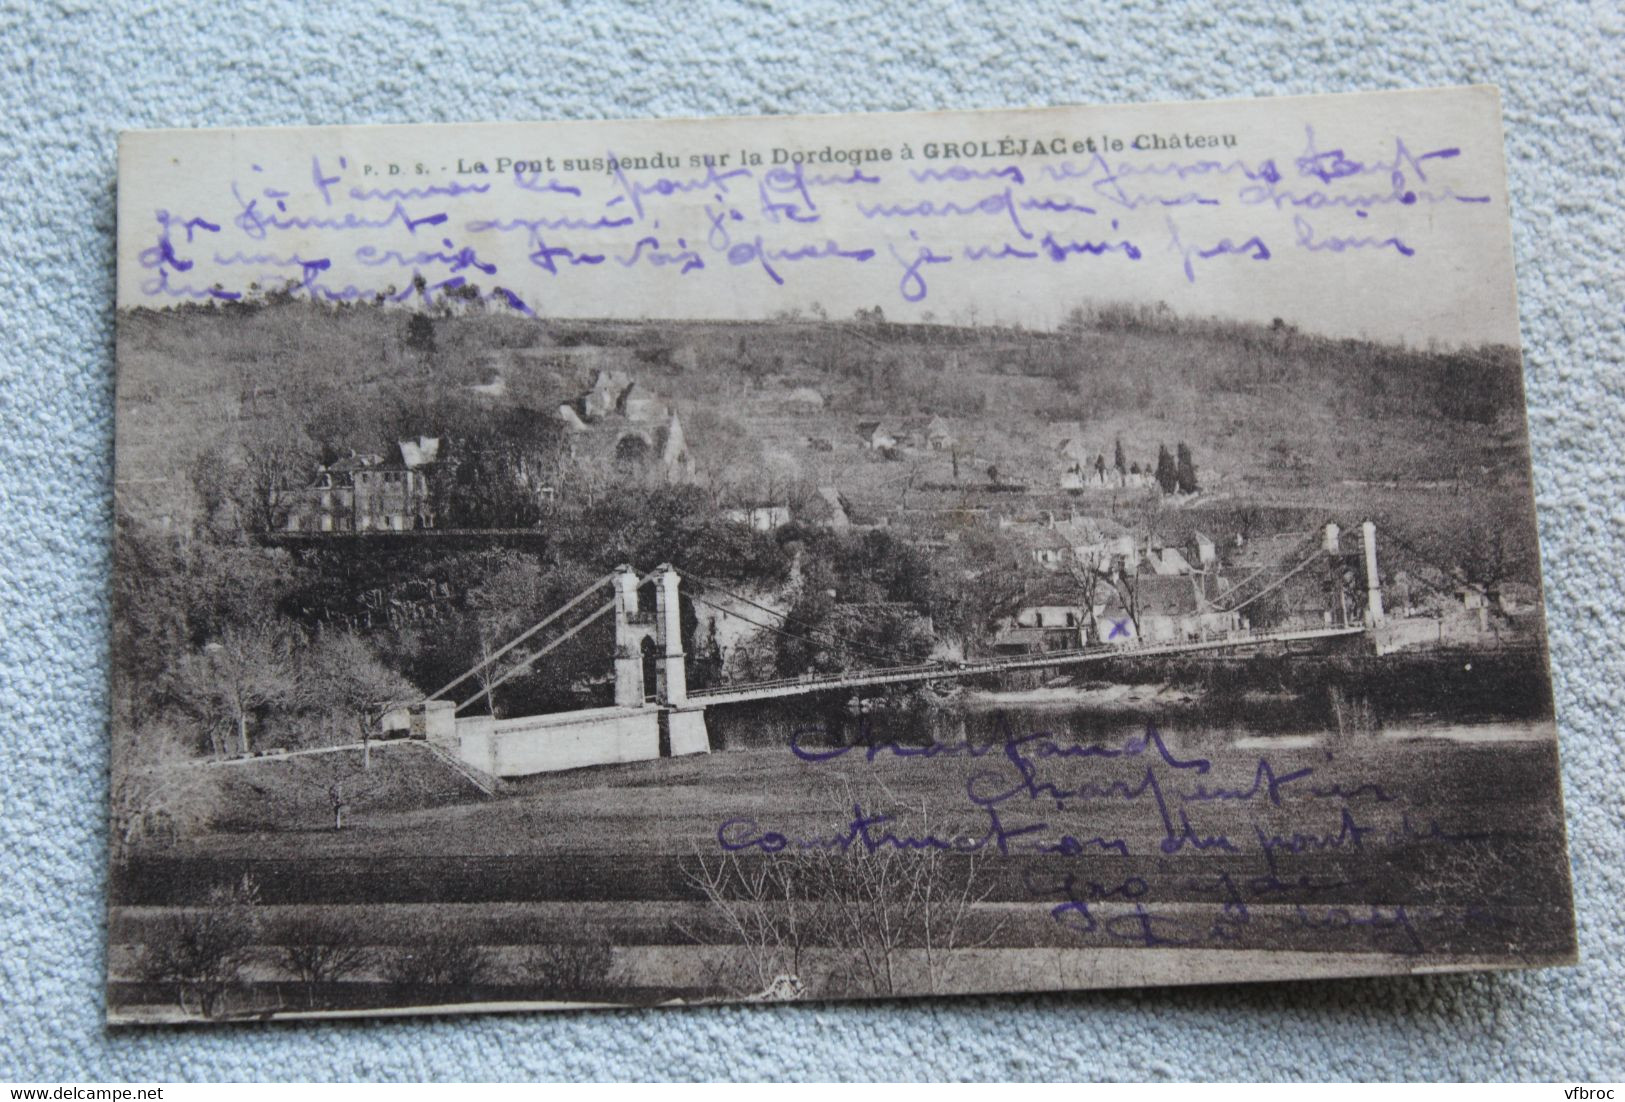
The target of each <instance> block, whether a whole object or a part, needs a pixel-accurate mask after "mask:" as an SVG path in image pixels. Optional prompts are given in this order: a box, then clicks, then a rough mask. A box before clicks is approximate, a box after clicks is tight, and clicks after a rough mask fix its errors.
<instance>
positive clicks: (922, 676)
mask: <svg viewBox="0 0 1625 1102" xmlns="http://www.w3.org/2000/svg"><path fill="white" fill-rule="evenodd" d="M1367 630H1368V629H1367V628H1366V627H1364V626H1363V625H1362V626H1356V627H1330V628H1310V629H1306V630H1303V631H1279V632H1234V633H1231V634H1228V635H1225V636H1221V637H1215V638H1213V639H1199V640H1185V641H1181V642H1177V643H1135V644H1125V645H1121V646H1116V645H1106V644H1101V645H1099V646H1094V647H1086V648H1083V649H1079V650H1060V651H1045V652H1044V653H1042V654H1034V655H1021V656H1020V657H1017V658H993V659H988V660H985V661H980V662H959V663H944V662H931V663H923V664H920V665H915V666H892V667H887V668H884V669H876V670H864V671H862V672H860V673H839V674H825V675H822V676H819V677H797V678H784V679H783V680H779V681H761V682H756V683H754V684H750V685H723V686H718V687H717V688H714V689H696V690H694V691H692V692H690V693H689V694H688V696H689V699H690V700H691V701H693V702H694V703H696V704H702V705H711V704H737V703H741V702H744V701H749V700H767V699H771V698H774V697H783V696H799V695H801V694H803V693H816V692H825V691H829V690H833V689H848V688H860V687H862V686H866V685H900V684H906V683H907V682H910V681H940V680H943V679H949V678H960V677H972V676H975V675H977V674H983V673H1000V672H1003V671H1005V670H1030V669H1042V668H1044V667H1048V666H1076V665H1082V664H1084V663H1088V662H1104V661H1107V660H1108V659H1112V658H1151V657H1161V656H1166V655H1178V654H1192V653H1197V652H1200V651H1210V650H1225V649H1229V648H1245V647H1256V646H1262V645H1264V644H1267V643H1292V642H1299V641H1305V640H1312V639H1335V638H1342V637H1346V636H1353V635H1364V634H1365V633H1366V632H1367Z"/></svg>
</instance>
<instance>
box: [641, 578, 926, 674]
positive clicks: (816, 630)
mask: <svg viewBox="0 0 1625 1102" xmlns="http://www.w3.org/2000/svg"><path fill="white" fill-rule="evenodd" d="M672 569H673V570H677V568H676V567H672ZM677 573H678V574H680V575H682V576H683V577H685V578H687V579H688V580H689V581H691V582H698V583H699V584H700V585H702V586H704V587H705V588H707V589H714V590H716V591H717V592H718V593H721V594H723V595H725V596H728V597H732V598H734V599H735V600H737V601H743V602H744V603H745V604H747V605H750V606H751V607H753V608H758V609H761V610H762V611H763V612H765V613H767V614H768V615H769V616H776V617H778V619H779V620H780V621H782V622H783V623H785V624H799V625H801V627H803V628H805V629H806V630H807V631H808V632H809V633H811V634H816V635H822V636H824V637H825V638H826V639H827V640H829V641H831V642H836V643H840V644H841V645H842V646H847V647H853V648H856V649H858V650H866V651H868V652H869V653H870V654H872V655H875V656H876V657H878V658H883V659H886V660H887V661H890V660H891V659H892V658H893V657H894V656H893V655H890V654H887V653H886V652H885V651H884V650H881V649H879V648H877V647H873V646H870V645H868V644H867V643H860V642H858V641H857V640H855V639H847V638H845V637H843V636H840V635H837V634H836V633H834V632H832V631H830V630H828V629H827V628H820V627H817V626H815V625H813V624H809V623H807V622H806V621H805V620H798V619H797V618H795V617H794V616H791V615H789V614H788V613H784V612H780V611H778V610H777V609H774V608H769V607H768V606H767V605H764V604H761V603H759V602H757V601H753V600H751V599H750V598H749V597H746V596H745V595H743V594H741V593H735V592H734V591H733V590H731V589H728V588H727V587H725V586H722V585H719V584H717V583H716V582H714V581H711V580H709V579H706V578H702V577H699V576H698V575H696V574H690V573H689V572H688V571H686V570H677ZM692 599H694V600H699V598H698V597H694V598H692ZM709 607H710V608H714V609H716V610H717V611H718V612H721V613H723V614H724V615H728V616H739V618H740V619H741V620H745V622H746V623H755V621H753V620H748V619H746V618H745V617H744V616H740V615H739V613H737V612H734V611H733V610H732V609H726V608H718V607H717V606H716V605H709ZM756 626H757V627H762V626H763V625H761V624H756ZM808 641H809V642H810V641H811V640H808Z"/></svg>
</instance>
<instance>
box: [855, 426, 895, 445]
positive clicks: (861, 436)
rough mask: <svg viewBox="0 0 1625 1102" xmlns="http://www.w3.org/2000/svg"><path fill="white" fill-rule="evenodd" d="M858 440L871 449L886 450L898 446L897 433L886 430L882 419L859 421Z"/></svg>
mask: <svg viewBox="0 0 1625 1102" xmlns="http://www.w3.org/2000/svg"><path fill="white" fill-rule="evenodd" d="M858 440H859V441H861V442H862V444H863V446H864V447H866V448H868V449H869V450H870V451H885V450H887V449H889V448H895V447H896V446H897V436H896V434H895V433H891V432H888V431H886V429H885V423H884V422H882V421H859V422H858Z"/></svg>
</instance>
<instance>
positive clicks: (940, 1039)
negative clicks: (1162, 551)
mask: <svg viewBox="0 0 1625 1102" xmlns="http://www.w3.org/2000/svg"><path fill="white" fill-rule="evenodd" d="M1220 6H1221V7H1223V8H1224V9H1226V10H1225V11H1224V13H1223V14H1218V13H1216V12H1215V11H1214V10H1213V7H1214V6H1213V5H1210V4H1209V3H1206V2H1195V3H1185V4H1166V5H1163V6H1162V7H1160V8H1159V9H1157V10H1154V11H1152V10H1146V11H1128V10H1126V8H1127V5H1119V4H1111V5H1107V6H1102V7H1100V8H1088V7H1085V6H1084V5H1071V4H1066V5H1061V4H1050V5H1036V4H1035V5H1031V6H1021V5H1017V4H1014V3H1006V4H998V5H989V6H988V9H987V10H982V9H981V8H980V6H978V5H975V4H948V5H943V6H936V5H930V4H914V5H899V6H898V7H899V9H907V10H898V11H895V12H893V13H891V14H887V15H880V16H877V15H874V14H871V13H870V12H868V11H866V10H865V6H864V5H852V6H842V5H837V4H832V3H821V2H818V0H802V2H789V3H784V4H780V5H772V4H767V3H722V2H718V3H712V4H707V5H703V6H699V5H695V6H690V5H687V4H682V3H675V4H660V5H643V4H639V5H633V6H626V7H618V6H615V5H612V4H608V3H572V4H565V5H558V6H545V7H536V8H525V7H521V6H517V5H513V4H505V3H497V2H493V0H479V2H478V3H471V4H466V5H465V4H449V3H448V4H439V5H422V6H416V5H412V4H408V3H405V2H404V0H403V2H401V3H398V4H395V5H393V10H390V11H384V12H380V11H377V10H375V9H374V6H373V5H369V4H363V3H359V2H356V3H345V2H332V3H326V4H322V5H315V4H312V5H309V6H305V7H295V6H291V5H290V6H282V5H278V4H275V3H270V2H268V0H232V2H230V3H224V4H222V3H156V4H152V3H141V4H112V5H102V4H99V3H96V2H95V0H63V2H60V3H52V4H46V3H27V2H24V3H17V2H16V0H3V2H0V56H3V59H4V61H3V68H0V74H3V75H0V80H3V82H4V83H3V85H0V87H3V91H4V106H3V108H0V289H3V290H0V294H3V296H4V297H3V299H0V302H3V306H0V334H3V339H0V608H3V610H4V621H3V630H0V731H3V733H0V753H3V755H4V757H3V759H0V870H3V874H0V1021H3V1027H0V1028H3V1039H0V1078H21V1079H29V1080H56V1081H64V1080H70V1081H85V1080H92V1079H95V1080H101V1079H117V1080H131V1079H203V1078H250V1079H262V1078H327V1077H335V1078H373V1077H411V1078H420V1077H421V1078H447V1079H459V1078H511V1077H569V1078H585V1077H646V1078H647V1077H716V1078H731V1077H739V1078H743V1077H772V1078H780V1077H782V1078H809V1077H900V1076H901V1077H947V1078H1015V1077H1071V1078H1083V1077H1181V1078H1183V1077H1216V1078H1238V1079H1250V1078H1255V1077H1257V1078H1303V1077H1308V1078H1341V1077H1395V1078H1398V1077H1427V1078H1434V1077H1443V1078H1454V1077H1474V1078H1478V1077H1484V1078H1499V1077H1539V1078H1554V1079H1571V1080H1572V1079H1587V1078H1594V1077H1606V1078H1612V1079H1619V1078H1625V1029H1622V1014H1625V931H1622V924H1621V922H1620V918H1619V914H1620V912H1619V900H1620V898H1621V896H1622V895H1625V863H1622V861H1621V859H1620V851H1621V844H1622V830H1621V825H1622V824H1621V819H1622V810H1621V809H1622V800H1621V795H1620V792H1621V785H1622V783H1625V769H1622V768H1621V765H1620V758H1621V750H1622V746H1621V734H1620V727H1619V725H1618V724H1617V722H1616V720H1617V718H1618V712H1619V708H1620V705H1621V704H1622V702H1625V699H1622V698H1625V676H1622V670H1625V666H1622V659H1621V657H1620V654H1619V651H1618V649H1617V644H1618V642H1619V641H1620V627H1619V625H1620V623H1621V622H1622V619H1625V594H1622V587H1621V584H1620V579H1621V570H1620V563H1621V562H1625V510H1622V509H1621V500H1620V484H1621V481H1620V477H1619V471H1620V466H1621V456H1620V444H1619V440H1620V436H1619V435H1617V433H1618V431H1619V429H1618V426H1619V425H1620V424H1621V422H1622V420H1625V418H1622V414H1625V394H1622V391H1625V376H1622V374H1621V372H1620V366H1621V365H1620V359H1621V352H1620V347H1621V342H1622V337H1625V334H1622V332H1621V329H1622V326H1621V321H1622V318H1625V296H1622V283H1625V279H1622V274H1625V273H1622V272H1621V260H1620V256H1621V254H1620V248H1619V243H1618V242H1619V235H1620V233H1621V231H1622V229H1625V225H1622V220H1621V218H1620V183H1619V173H1620V166H1621V163H1622V155H1625V148H1622V140H1621V128H1622V126H1625V120H1622V118H1621V89H1622V77H1625V64H1622V51H1621V43H1622V37H1625V17H1622V16H1621V14H1620V11H1621V9H1620V8H1618V7H1617V6H1616V5H1612V4H1601V3H1599V4H1598V5H1596V6H1595V7H1592V6H1587V5H1551V6H1547V5H1541V4H1538V3H1532V2H1531V3H1524V4H1520V5H1518V6H1510V5H1501V4H1488V3H1475V4H1454V5H1435V4H1431V3H1426V2H1419V0H1412V2H1410V3H1381V4H1377V3H1366V2H1362V0H1319V2H1317V3H1314V4H1312V5H1307V4H1306V5H1301V6H1300V5H1293V4H1289V3H1285V2H1282V3H1274V4H1258V3H1250V2H1233V3H1227V4H1224V5H1220ZM1470 82H1485V83H1493V84H1497V85H1499V86H1500V87H1501V88H1502V90H1503V94H1504V97H1505V109H1506V126H1507V153H1508V157H1509V160H1510V167H1511V179H1512V195H1513V201H1514V211H1513V216H1514V219H1515V223H1516V247H1517V253H1518V264H1519V281H1518V282H1519V290H1520V292H1521V296H1522V314H1523V338H1524V346H1525V351H1526V354H1527V378H1528V388H1529V408H1530V419H1531V424H1532V429H1533V434H1534V454H1535V481H1536V486H1537V489H1538V493H1539V502H1540V508H1541V536H1542V539H1543V542H1544V551H1545V556H1546V569H1547V584H1548V590H1547V599H1548V601H1549V611H1550V622H1551V625H1552V650H1553V660H1554V664H1555V667H1556V679H1557V699H1558V711H1559V718H1560V721H1561V727H1562V739H1563V753H1564V759H1565V762H1564V765H1565V768H1564V782H1565V785H1566V788H1567V794H1568V816H1569V828H1570V832H1571V836H1572V841H1571V847H1572V854H1573V865H1574V872H1575V890H1576V896H1577V903H1578V907H1579V925H1580V943H1581V948H1582V953H1583V954H1584V963H1583V964H1582V965H1581V966H1580V967H1579V968H1576V969H1570V970H1559V971H1544V972H1535V973H1526V974H1507V975H1492V976H1476V977H1453V978H1432V979H1416V980H1400V981H1383V982H1348V983H1305V984H1279V985H1267V986H1257V987H1237V988H1227V989H1220V988H1208V989H1196V990H1156V991H1138V992H1115V993H1103V994H1079V995H1073V996H1066V997H1046V998H1001V999H979V1000H943V1001H934V1002H915V1003H906V1004H901V1003H900V1004H873V1005H817V1006H800V1007H791V1008H771V1009H725V1010H715V1009H707V1010H691V1011H685V1010H675V1011H664V1012H654V1013H593V1014H581V1015H563V1016H550V1015H525V1016H516V1017H487V1018H457V1019H452V1018H448V1019H439V1020H416V1021H381V1022H373V1023H361V1024H335V1025H311V1026H275V1027H272V1026H260V1025H254V1026H239V1027H225V1028H209V1029H184V1030H177V1029H159V1030H139V1031H138V1030H127V1031H109V1030H107V1029H105V1028H104V1027H103V1026H102V1024H101V1005H102V995H101V984H102V976H103V953H104V950H103V940H104V933H105V931H104V925H103V921H104V920H103V901H102V892H103V888H104V880H105V875H104V862H105V859H106V858H105V852H106V851H105V843H104V830H105V827H106V814H105V811H104V807H103V804H104V797H105V791H106V782H105V772H106V749H105V743H106V738H107V730H106V727H107V720H106V705H107V690H106V688H105V681H106V676H107V674H106V662H105V657H104V652H105V649H106V646H107V630H108V611H107V578H108V566H109V561H108V560H109V556H108V547H109V532H110V524H111V520H110V518H111V494H110V486H111V464H112V387H113V362H112V348H113V328H112V327H113V262H114V251H113V249H114V246H113V223H114V214H113V211H114V189H115V135H116V134H117V132H118V131H119V130H120V129H123V128H128V127H145V126H248V125H260V124H310V123H366V122H432V121H444V122H455V121H459V120H465V121H466V120H489V119H516V120H517V119H568V118H597V117H610V116H615V117H620V116H645V115H708V114H723V113H727V114H741V113H778V112H810V111H819V112H822V111H858V110H878V109H909V108H960V107H967V108H968V107H1001V106H1020V105H1027V104H1049V103H1077V102H1102V101H1146V100H1163V99H1181V98H1205V97H1219V96H1249V95H1269V94H1281V93H1304V92H1332V91H1346V90H1361V89H1377V88H1397V87H1410V86H1420V85H1437V84H1457V83H1470Z"/></svg>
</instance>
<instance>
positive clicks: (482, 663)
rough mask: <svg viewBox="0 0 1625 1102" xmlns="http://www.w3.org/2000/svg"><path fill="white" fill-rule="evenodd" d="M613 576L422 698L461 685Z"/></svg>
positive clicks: (437, 694) (593, 584) (562, 606)
mask: <svg viewBox="0 0 1625 1102" xmlns="http://www.w3.org/2000/svg"><path fill="white" fill-rule="evenodd" d="M613 577H615V575H614V574H605V575H604V576H603V577H602V578H599V579H598V580H597V581H596V582H593V583H592V584H591V585H589V586H588V587H587V588H586V589H583V590H582V591H581V592H580V593H577V594H576V595H575V596H574V597H572V598H571V599H570V600H569V601H567V602H565V603H564V604H563V605H561V606H559V608H558V609H557V610H556V611H555V612H553V613H552V614H551V615H550V616H548V617H546V618H545V619H543V620H541V621H540V622H538V623H537V624H535V625H534V626H532V627H531V628H530V629H529V630H527V631H526V632H524V633H523V634H522V635H519V636H516V637H515V638H513V639H512V640H510V641H509V642H508V643H507V645H505V646H503V647H502V648H500V649H499V650H496V651H493V652H492V653H490V654H488V655H486V656H485V658H483V659H482V660H480V661H479V662H476V663H475V664H474V665H473V667H471V668H470V669H469V670H468V671H466V672H465V673H462V674H460V675H459V676H457V677H455V678H453V679H452V680H450V681H448V682H446V683H445V684H444V685H442V686H440V688H438V689H436V690H435V691H434V692H432V693H430V694H429V695H428V696H426V697H424V698H423V699H424V700H426V701H427V700H437V699H439V698H440V697H441V696H442V695H444V694H445V693H447V692H450V691H451V690H452V689H453V688H454V687H456V686H458V685H461V684H462V683H463V682H464V681H467V680H468V679H469V678H470V677H473V676H474V675H475V674H477V673H479V672H480V671H481V670H483V669H485V668H486V667H487V666H489V665H490V664H491V663H493V662H495V661H496V660H497V659H498V658H501V657H502V656H503V655H504V654H507V653H508V652H509V651H511V650H513V649H514V648H515V647H517V646H518V645H519V644H520V643H523V642H524V641H525V640H526V639H529V638H530V637H531V636H533V635H535V634H536V633H537V632H539V631H541V630H542V629H543V628H545V627H547V625H549V624H551V623H552V622H553V621H555V620H557V619H558V618H559V617H560V616H563V615H564V614H565V613H566V612H569V611H570V610H571V609H573V608H575V607H576V606H577V605H579V604H580V603H581V602H582V601H585V600H586V599H587V598H588V597H590V596H592V594H593V592H594V591H595V590H597V589H598V587H599V586H601V585H603V584H604V583H605V582H607V581H609V580H610V579H611V578H613Z"/></svg>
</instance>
